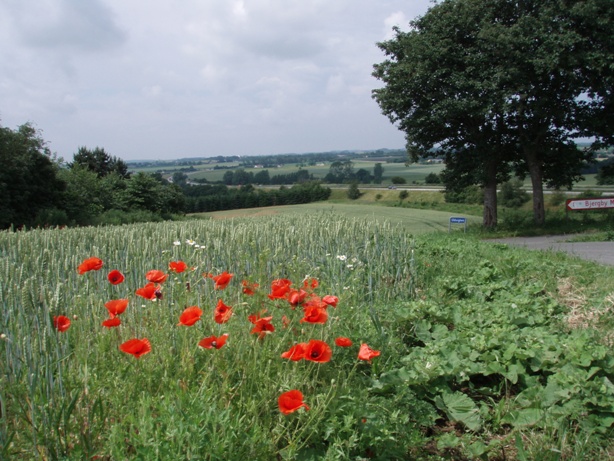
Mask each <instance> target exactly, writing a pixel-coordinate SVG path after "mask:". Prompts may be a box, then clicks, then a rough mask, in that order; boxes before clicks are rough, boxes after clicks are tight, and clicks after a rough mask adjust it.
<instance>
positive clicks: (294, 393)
mask: <svg viewBox="0 0 614 461" xmlns="http://www.w3.org/2000/svg"><path fill="white" fill-rule="evenodd" d="M277 403H278V405H279V411H281V412H282V413H283V414H284V415H289V414H290V413H294V412H295V411H296V410H298V409H299V408H301V407H302V408H304V409H305V410H309V407H308V406H307V405H306V404H305V402H303V393H302V392H301V391H299V390H296V389H293V390H291V391H288V392H284V393H283V394H281V395H280V396H279V398H278V400H277Z"/></svg>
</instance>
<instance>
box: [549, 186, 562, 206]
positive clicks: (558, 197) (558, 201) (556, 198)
mask: <svg viewBox="0 0 614 461" xmlns="http://www.w3.org/2000/svg"><path fill="white" fill-rule="evenodd" d="M566 200H567V195H565V193H564V192H561V191H560V190H558V189H557V190H555V191H554V192H552V194H550V199H549V200H548V202H549V203H550V206H560V205H562V204H563V203H565V201H566Z"/></svg>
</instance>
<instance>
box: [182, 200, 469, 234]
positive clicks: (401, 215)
mask: <svg viewBox="0 0 614 461" xmlns="http://www.w3.org/2000/svg"><path fill="white" fill-rule="evenodd" d="M307 214H309V215H313V214H316V215H317V214H321V215H322V217H323V218H324V217H331V216H342V217H348V218H351V219H356V220H360V221H378V222H387V223H389V224H390V225H392V226H401V227H403V228H405V229H406V230H407V231H409V232H411V233H413V234H421V233H425V232H432V231H448V227H449V221H450V216H452V215H451V213H449V212H443V211H433V210H419V209H412V208H397V207H387V206H377V205H365V204H356V205H354V204H345V203H339V204H331V203H330V202H316V203H308V204H304V205H287V206H276V207H266V208H247V209H241V210H228V211H216V212H213V213H200V214H196V215H194V216H200V217H208V218H211V219H231V218H245V217H255V218H261V217H267V216H277V215H307ZM464 216H466V215H464ZM466 217H467V221H468V223H470V224H471V223H480V222H481V217H479V216H466ZM453 230H455V231H458V230H462V227H459V226H458V225H455V226H454V229H453Z"/></svg>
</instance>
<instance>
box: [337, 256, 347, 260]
mask: <svg viewBox="0 0 614 461" xmlns="http://www.w3.org/2000/svg"><path fill="white" fill-rule="evenodd" d="M337 259H338V260H339V261H345V260H346V259H348V257H347V256H346V255H337Z"/></svg>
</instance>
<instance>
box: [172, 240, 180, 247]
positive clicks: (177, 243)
mask: <svg viewBox="0 0 614 461" xmlns="http://www.w3.org/2000/svg"><path fill="white" fill-rule="evenodd" d="M173 245H175V246H176V247H178V246H179V245H181V242H180V241H179V240H175V241H174V242H173Z"/></svg>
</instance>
